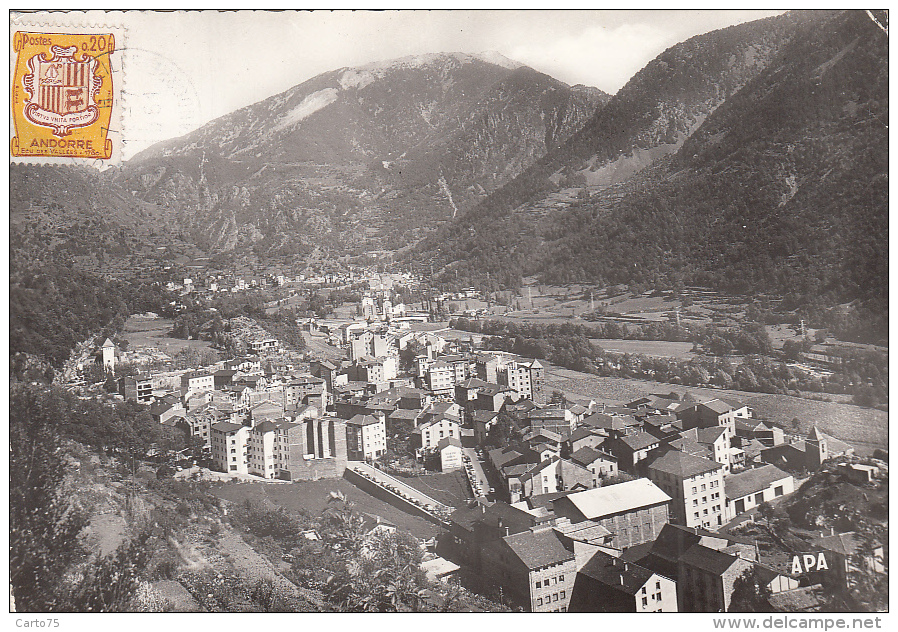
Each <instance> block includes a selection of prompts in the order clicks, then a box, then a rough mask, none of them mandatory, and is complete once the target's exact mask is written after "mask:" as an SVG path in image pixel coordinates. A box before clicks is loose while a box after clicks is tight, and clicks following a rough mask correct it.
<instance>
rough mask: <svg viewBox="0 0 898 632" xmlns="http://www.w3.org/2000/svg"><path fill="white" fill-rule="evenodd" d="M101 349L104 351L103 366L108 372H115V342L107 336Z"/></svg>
mask: <svg viewBox="0 0 898 632" xmlns="http://www.w3.org/2000/svg"><path fill="white" fill-rule="evenodd" d="M101 349H102V352H103V368H105V369H106V371H107V372H109V373H113V372H114V371H115V344H114V343H113V342H112V341H111V340H110V339H109V338H107V339H106V341H105V342H104V343H103V346H102V348H101Z"/></svg>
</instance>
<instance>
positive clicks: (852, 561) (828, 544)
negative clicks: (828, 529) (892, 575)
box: [811, 531, 886, 588]
mask: <svg viewBox="0 0 898 632" xmlns="http://www.w3.org/2000/svg"><path fill="white" fill-rule="evenodd" d="M811 545H812V546H813V547H814V548H815V549H816V550H818V551H823V553H824V555H825V559H826V561H827V566H828V567H829V569H828V570H827V571H823V572H818V573H814V574H812V577H811V579H812V581H813V580H817V581H820V582H821V583H822V584H824V585H829V586H838V587H846V588H847V587H849V586H850V585H851V583H852V582H851V574H852V573H854V572H857V571H861V570H863V571H864V572H870V571H872V572H875V573H884V572H886V568H885V565H884V563H883V560H884V557H883V547H882V545H881V544H879V543H878V542H874V543H873V549H872V550H869V551H864V550H862V549H861V540H860V538H858V537H857V534H856V533H855V532H854V531H848V532H847V533H835V531H833V532H832V533H830V534H828V535H821V536H820V537H818V538H814V539H813V540H811ZM859 554H860V555H859ZM858 561H861V562H862V564H861V566H859V565H858ZM862 567H863V568H862Z"/></svg>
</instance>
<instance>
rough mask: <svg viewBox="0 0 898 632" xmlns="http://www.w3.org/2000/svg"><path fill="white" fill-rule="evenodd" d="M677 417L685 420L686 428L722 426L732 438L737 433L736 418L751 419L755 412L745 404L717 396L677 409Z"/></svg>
mask: <svg viewBox="0 0 898 632" xmlns="http://www.w3.org/2000/svg"><path fill="white" fill-rule="evenodd" d="M677 417H678V418H679V419H680V420H682V421H683V427H684V428H685V429H686V430H688V429H690V428H713V427H714V426H721V427H724V428H726V429H727V434H728V435H729V437H731V438H732V437H733V435H735V434H736V420H737V419H751V418H752V417H754V413H753V412H752V410H751V409H750V408H749V407H748V406H745V405H744V404H739V403H735V404H734V403H730V402H727V401H725V400H722V399H719V398H717V399H712V400H709V401H707V402H701V403H698V404H692V405H691V406H688V407H686V408H682V409H680V410H678V411H677Z"/></svg>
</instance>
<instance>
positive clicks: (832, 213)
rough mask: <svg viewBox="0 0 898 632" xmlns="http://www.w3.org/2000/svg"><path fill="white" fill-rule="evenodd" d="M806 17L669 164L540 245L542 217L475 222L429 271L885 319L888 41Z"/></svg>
mask: <svg viewBox="0 0 898 632" xmlns="http://www.w3.org/2000/svg"><path fill="white" fill-rule="evenodd" d="M807 18H808V16H805V19H803V20H800V21H799V22H798V23H797V26H796V29H795V31H794V33H793V36H792V37H791V38H790V40H789V41H788V42H787V43H784V44H783V46H782V47H781V49H780V51H779V53H778V54H777V55H776V56H774V57H773V58H772V59H771V61H770V62H769V63H768V65H767V67H766V68H765V69H764V70H763V71H762V72H760V73H759V74H758V75H757V76H756V77H754V78H753V79H751V80H750V81H748V82H747V83H746V84H745V86H743V87H742V88H741V89H740V90H738V91H737V92H736V93H735V94H733V95H732V96H730V97H729V98H728V99H727V100H726V101H725V102H724V103H722V104H721V105H719V107H717V108H716V109H715V111H714V112H712V113H711V114H709V115H708V116H707V118H706V120H705V121H704V122H703V123H702V125H701V126H699V127H698V128H697V130H696V131H694V132H693V134H692V135H691V137H690V138H689V139H688V140H686V141H685V143H684V144H683V146H682V147H681V149H680V150H679V151H678V152H677V154H676V155H675V156H673V157H667V158H665V159H662V160H659V161H656V162H655V164H654V165H652V166H650V167H649V168H647V169H645V170H643V171H641V172H639V173H638V174H636V175H635V176H631V177H630V179H628V180H627V181H625V182H624V183H621V184H620V185H618V186H612V187H607V188H604V189H601V190H597V189H596V188H594V189H593V190H592V195H591V196H586V197H585V198H583V199H580V200H577V201H576V202H574V203H573V204H571V205H570V207H569V209H568V210H567V211H557V212H555V213H554V214H553V215H551V216H550V220H549V221H546V222H545V223H544V224H543V225H541V226H540V227H538V229H536V230H532V229H531V230H522V229H521V228H520V226H521V224H522V221H521V217H522V216H524V215H525V213H526V212H527V211H528V209H530V208H532V207H533V203H532V202H531V203H528V204H526V205H524V206H522V207H521V208H519V209H517V210H516V211H515V212H514V213H511V214H508V213H501V212H498V211H495V210H494V211H493V214H492V215H490V214H488V213H484V214H478V212H479V211H482V210H483V207H481V208H479V209H477V210H476V211H474V212H472V213H470V214H469V215H468V216H467V217H464V218H461V219H460V221H459V222H457V223H456V224H455V225H453V227H451V229H449V230H447V231H446V233H445V236H446V237H447V239H446V242H445V243H444V244H443V245H440V246H438V247H437V248H434V249H432V250H429V251H428V250H422V252H420V253H419V254H418V257H419V260H424V261H426V260H427V259H428V258H429V257H433V258H435V259H436V263H437V264H445V263H447V262H451V266H450V268H449V269H448V270H447V271H446V272H445V273H444V274H445V276H444V278H445V279H446V280H449V279H454V278H455V275H454V271H455V270H459V272H460V275H465V274H466V273H467V276H475V275H476V273H477V272H478V271H480V272H481V273H485V272H490V273H491V275H492V276H491V278H492V279H493V280H496V279H498V280H500V281H501V282H504V283H506V284H511V285H513V284H515V283H516V282H517V283H519V282H520V281H519V279H520V275H522V274H533V273H541V274H542V275H543V277H544V279H546V280H549V281H560V282H565V281H593V282H598V283H603V282H614V283H616V282H639V283H648V284H652V283H656V282H660V283H661V284H663V285H673V284H675V283H677V282H682V281H685V282H687V283H700V284H710V285H714V286H716V287H720V288H723V289H729V290H733V291H757V290H761V291H765V290H766V291H770V292H780V293H783V294H789V293H791V294H792V295H793V296H794V297H798V298H800V299H802V300H805V301H808V300H809V301H811V302H824V303H826V302H828V303H829V304H833V302H837V301H850V300H853V299H857V298H861V299H864V300H870V301H873V302H874V303H875V304H877V305H878V306H879V309H880V310H882V309H887V303H886V304H885V305H884V304H883V302H884V301H886V300H887V296H888V294H887V278H888V259H887V254H886V251H887V247H888V241H887V240H888V135H887V127H886V125H887V121H888V55H887V48H888V40H887V37H886V36H885V34H884V33H883V32H882V31H881V30H879V29H878V27H876V25H874V24H873V23H872V21H870V20H869V19H868V17H867V16H866V15H865V13H864V12H844V13H825V14H813V15H811V16H809V18H810V19H807ZM765 22H767V23H768V24H770V23H771V22H770V21H765ZM611 107H613V101H612V102H611V103H609V104H608V106H606V108H605V109H604V110H603V111H602V112H600V113H599V117H602V116H604V115H605V114H604V113H605V112H607V110H608V109H609V108H611ZM574 164H575V165H576V164H577V163H576V161H575V163H574ZM481 227H488V230H487V229H486V228H483V229H482V228H481ZM470 253H476V254H475V255H474V256H473V257H472V256H471V254H470ZM450 271H451V272H453V274H452V275H451V277H450V275H449V272H450Z"/></svg>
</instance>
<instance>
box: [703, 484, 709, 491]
mask: <svg viewBox="0 0 898 632" xmlns="http://www.w3.org/2000/svg"><path fill="white" fill-rule="evenodd" d="M706 489H708V487H707V485H705V484H704V483H702V491H705V490H706Z"/></svg>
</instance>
